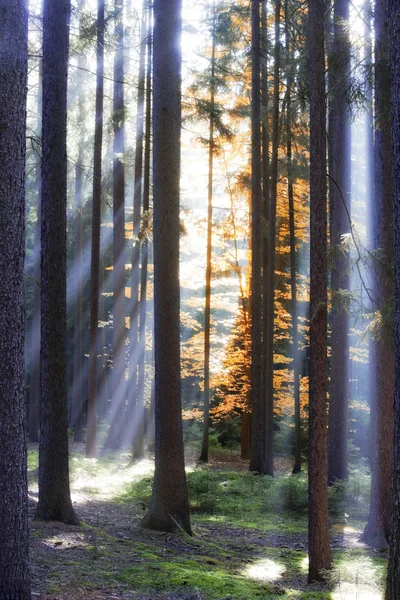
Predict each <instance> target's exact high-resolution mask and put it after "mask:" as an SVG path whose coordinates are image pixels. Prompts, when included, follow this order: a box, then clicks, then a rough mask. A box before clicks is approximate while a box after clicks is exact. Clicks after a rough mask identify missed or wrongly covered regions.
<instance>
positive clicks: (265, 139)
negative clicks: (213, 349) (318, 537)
mask: <svg viewBox="0 0 400 600" xmlns="http://www.w3.org/2000/svg"><path fill="white" fill-rule="evenodd" d="M267 9H268V6H267V0H264V1H263V2H262V8H261V125H262V127H261V141H262V195H263V271H262V279H263V340H262V344H263V361H262V369H263V374H262V384H263V397H264V399H265V403H266V407H265V411H266V417H265V418H266V419H268V416H267V412H268V414H269V416H271V415H270V412H271V405H270V403H269V397H268V392H267V384H268V377H267V368H268V367H267V358H266V357H267V353H268V334H267V329H268V318H269V313H268V310H269V305H268V297H269V296H270V288H269V282H268V261H269V231H268V224H269V210H270V204H271V186H270V160H269V145H270V144H269V142H270V134H269V106H268V104H269V84H268V12H267ZM272 410H273V407H272ZM272 418H273V417H272ZM271 423H272V421H271ZM266 428H268V433H266V436H267V437H268V436H269V434H270V431H269V424H266ZM266 431H267V429H266ZM266 452H267V451H266Z"/></svg>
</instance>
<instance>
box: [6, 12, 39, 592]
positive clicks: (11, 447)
mask: <svg viewBox="0 0 400 600" xmlns="http://www.w3.org/2000/svg"><path fill="white" fill-rule="evenodd" d="M0 12H1V15H2V18H1V20H0V40H1V42H0V72H1V79H0V122H1V124H2V125H1V128H0V161H1V172H0V272H1V278H0V348H1V353H2V356H3V360H2V361H1V363H0V414H1V419H0V481H1V494H0V600H11V599H12V600H30V598H31V593H30V573H29V534H28V486H27V477H26V473H27V461H26V431H25V428H26V402H25V368H24V338H25V285H24V257H25V241H24V233H25V146H26V141H25V125H26V118H25V116H26V89H27V67H28V27H27V23H28V20H27V17H28V13H27V8H26V4H25V2H24V1H23V0H18V1H16V2H13V3H10V2H8V0H1V2H0Z"/></svg>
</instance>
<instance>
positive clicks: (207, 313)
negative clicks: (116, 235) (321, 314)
mask: <svg viewBox="0 0 400 600" xmlns="http://www.w3.org/2000/svg"><path fill="white" fill-rule="evenodd" d="M215 28H216V8H215V4H214V5H213V26H212V40H211V78H210V128H209V147H208V208H207V253H206V254H207V257H206V290H205V301H206V302H205V309H204V391H203V398H204V409H203V421H204V424H203V439H202V443H201V452H200V460H201V461H202V462H208V436H209V430H210V334H211V270H212V264H211V251H212V214H213V209H212V204H213V166H214V109H215V35H216V32H215Z"/></svg>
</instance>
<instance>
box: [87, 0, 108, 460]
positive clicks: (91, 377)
mask: <svg viewBox="0 0 400 600" xmlns="http://www.w3.org/2000/svg"><path fill="white" fill-rule="evenodd" d="M96 27H97V42H96V60H97V74H96V117H95V130H94V155H93V200H92V253H91V262H90V317H89V319H90V320H89V373H88V409H87V435H86V456H88V457H91V458H93V457H95V456H96V420H97V414H96V413H97V394H98V390H97V340H98V330H99V328H98V323H99V296H100V229H101V176H102V147H103V104H104V102H103V94H104V77H103V76H104V0H99V2H98V5H97V24H96ZM103 352H104V348H103Z"/></svg>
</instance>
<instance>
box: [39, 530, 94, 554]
mask: <svg viewBox="0 0 400 600" xmlns="http://www.w3.org/2000/svg"><path fill="white" fill-rule="evenodd" d="M42 543H43V544H44V545H45V546H48V547H50V548H56V549H59V550H66V549H67V548H85V547H87V546H88V544H87V542H86V541H85V537H84V535H81V534H76V533H68V532H62V533H60V534H59V535H56V536H54V535H53V536H52V537H49V538H47V539H45V540H43V542H42Z"/></svg>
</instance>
